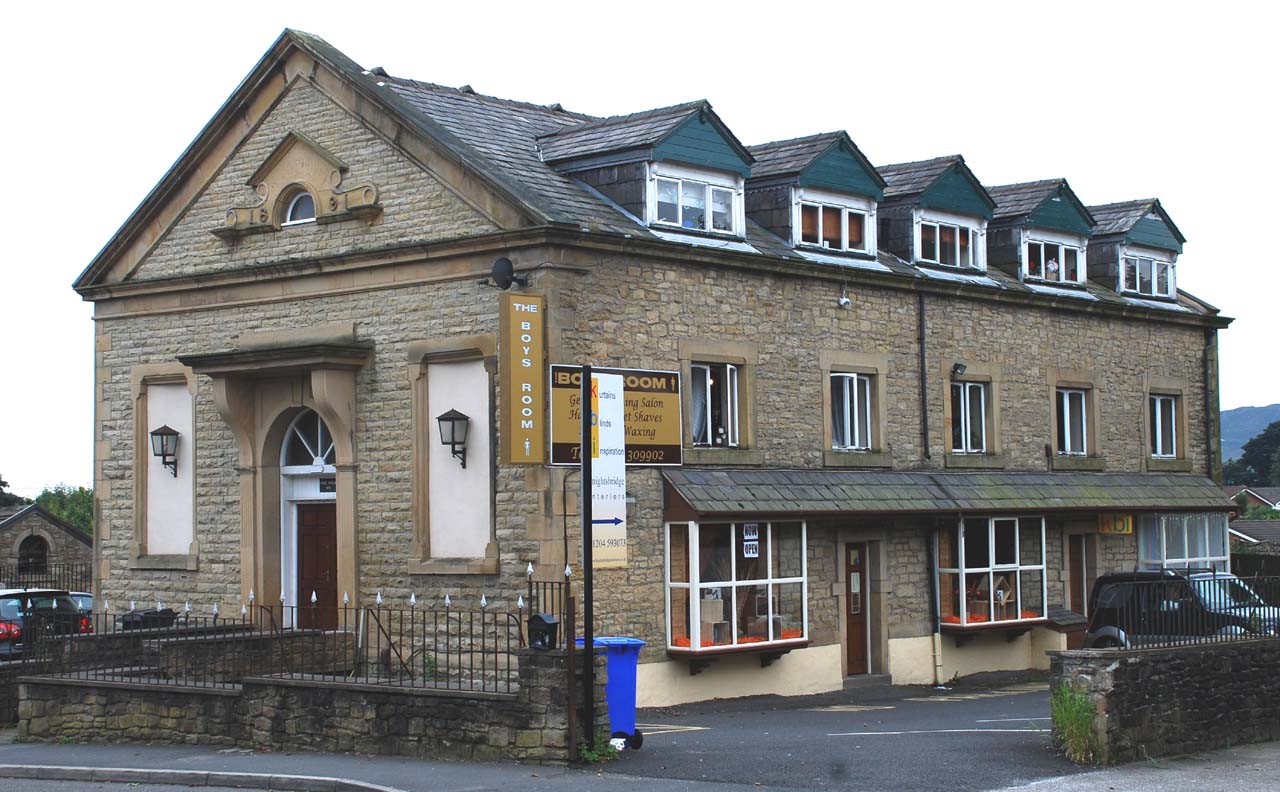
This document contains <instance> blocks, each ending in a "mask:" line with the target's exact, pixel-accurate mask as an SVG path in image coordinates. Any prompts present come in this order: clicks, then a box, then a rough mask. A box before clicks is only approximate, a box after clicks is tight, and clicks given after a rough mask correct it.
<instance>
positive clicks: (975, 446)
mask: <svg viewBox="0 0 1280 792" xmlns="http://www.w3.org/2000/svg"><path fill="white" fill-rule="evenodd" d="M987 385H988V383H985V382H952V383H951V453H953V454H985V453H987V414H988V404H987V402H988V401H989V399H988V392H987Z"/></svg>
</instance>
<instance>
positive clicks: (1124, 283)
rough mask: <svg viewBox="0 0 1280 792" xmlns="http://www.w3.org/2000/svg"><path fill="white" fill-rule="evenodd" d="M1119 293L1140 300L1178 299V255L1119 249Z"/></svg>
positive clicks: (1150, 250) (1163, 251)
mask: <svg viewBox="0 0 1280 792" xmlns="http://www.w3.org/2000/svg"><path fill="white" fill-rule="evenodd" d="M1116 282H1117V284H1118V285H1119V291H1120V292H1121V293H1123V294H1131V295H1136V296H1138V297H1163V298H1165V299H1170V300H1172V299H1174V298H1176V297H1177V296H1178V279H1177V256H1176V255H1174V254H1173V253H1172V252H1170V251H1167V250H1157V249H1155V248H1148V247H1139V246H1135V245H1125V246H1124V247H1122V248H1121V249H1120V273H1119V275H1118V276H1117V278H1116Z"/></svg>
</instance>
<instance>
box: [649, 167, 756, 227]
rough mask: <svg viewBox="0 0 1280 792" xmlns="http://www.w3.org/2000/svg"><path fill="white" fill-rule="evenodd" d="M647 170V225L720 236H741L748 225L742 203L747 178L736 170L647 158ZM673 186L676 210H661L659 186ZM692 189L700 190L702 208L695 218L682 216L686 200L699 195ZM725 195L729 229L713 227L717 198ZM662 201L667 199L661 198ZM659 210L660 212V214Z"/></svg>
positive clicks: (696, 198)
mask: <svg viewBox="0 0 1280 792" xmlns="http://www.w3.org/2000/svg"><path fill="white" fill-rule="evenodd" d="M647 170H648V173H647V175H646V182H647V185H648V189H647V190H646V201H645V223H646V224H647V225H651V226H657V227H659V228H670V229H674V230H684V231H695V232H699V233H707V234H717V235H722V236H736V237H741V236H743V234H744V230H745V229H746V226H747V217H746V210H745V208H744V205H743V192H744V189H745V185H746V182H745V180H744V179H743V178H742V177H741V176H739V175H737V174H735V173H725V172H723V171H713V170H708V169H705V168H694V167H690V166H687V165H675V164H672V163H669V162H650V163H648V166H647ZM672 187H674V188H675V196H676V203H675V213H674V214H671V213H669V212H661V213H660V211H659V201H658V197H659V196H658V193H659V189H662V190H663V191H664V193H665V192H666V191H670V190H671V188H672ZM695 191H701V195H700V198H701V203H702V211H703V214H702V216H701V217H699V218H696V219H695V218H692V217H685V212H686V209H687V208H688V206H687V205H686V203H695V202H696V201H697V200H698V198H699V194H698V192H695ZM726 195H727V197H729V199H730V202H731V206H730V210H729V219H730V224H731V227H730V228H728V229H724V228H717V227H715V212H714V206H715V205H716V203H717V201H722V200H723V198H724V197H726ZM687 197H692V198H693V200H692V201H688V202H686V198H687ZM663 203H668V202H665V201H664V202H663ZM660 214H662V215H663V216H662V217H660V216H659V215H660ZM699 221H700V222H699Z"/></svg>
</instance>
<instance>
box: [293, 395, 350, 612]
mask: <svg viewBox="0 0 1280 792" xmlns="http://www.w3.org/2000/svg"><path fill="white" fill-rule="evenodd" d="M334 453H335V450H334V443H333V436H332V435H331V434H330V432H329V427H328V425H326V424H325V422H324V419H322V418H321V417H320V415H319V414H318V413H316V411H315V410H312V409H304V410H302V411H300V412H299V413H298V414H297V416H295V417H294V419H293V421H292V422H291V423H290V424H289V428H288V429H287V430H286V431H285V436H284V440H283V441H282V443H281V448H280V591H281V593H282V594H283V595H284V600H285V604H286V605H296V606H298V608H297V611H296V613H297V622H298V626H300V627H316V628H321V629H332V628H334V627H336V626H337V623H338V610H337V608H338V539H337V500H338V495H337V486H336V481H337V467H335V465H334ZM292 621H293V619H292V618H291V616H290V614H289V613H286V614H285V622H286V624H291V623H292Z"/></svg>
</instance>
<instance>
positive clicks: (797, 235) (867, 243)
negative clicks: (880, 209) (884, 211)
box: [791, 187, 877, 253]
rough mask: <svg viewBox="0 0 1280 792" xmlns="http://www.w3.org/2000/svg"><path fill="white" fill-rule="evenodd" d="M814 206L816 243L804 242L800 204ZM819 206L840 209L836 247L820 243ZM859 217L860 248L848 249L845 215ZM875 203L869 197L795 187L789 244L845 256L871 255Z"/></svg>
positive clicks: (820, 211)
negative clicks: (861, 244) (844, 253)
mask: <svg viewBox="0 0 1280 792" xmlns="http://www.w3.org/2000/svg"><path fill="white" fill-rule="evenodd" d="M805 204H808V205H810V206H817V207H818V242H817V243H813V242H805V241H804V222H803V217H804V214H803V213H804V208H803V207H804V205H805ZM822 207H827V208H829V209H838V210H840V247H839V248H832V247H828V246H826V245H823V244H822ZM850 213H853V214H860V215H862V223H863V229H862V240H863V247H860V248H857V247H849V214H850ZM876 225H877V222H876V202H875V201H874V200H872V199H870V198H862V197H860V196H855V195H845V194H841V193H836V192H831V191H828V190H818V189H814V188H812V187H796V188H794V189H793V190H792V200H791V229H792V233H791V244H792V246H793V247H805V248H814V249H819V250H838V251H843V252H847V253H871V252H873V251H874V250H875V249H876V244H877V242H876Z"/></svg>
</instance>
